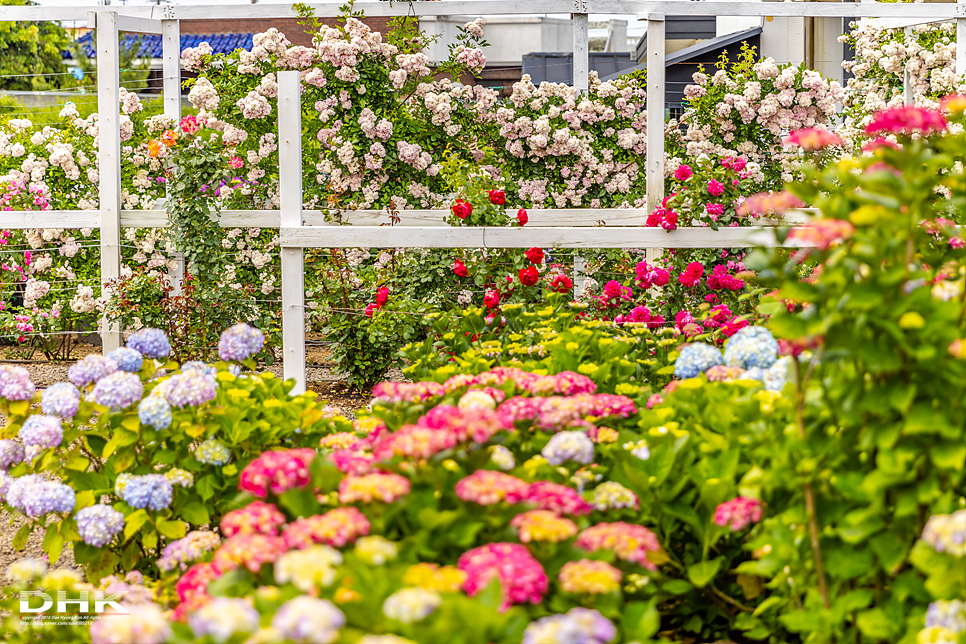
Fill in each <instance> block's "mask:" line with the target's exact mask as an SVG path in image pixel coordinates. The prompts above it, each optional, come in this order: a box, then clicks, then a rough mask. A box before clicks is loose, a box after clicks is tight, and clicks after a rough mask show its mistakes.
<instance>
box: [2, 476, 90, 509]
mask: <svg viewBox="0 0 966 644" xmlns="http://www.w3.org/2000/svg"><path fill="white" fill-rule="evenodd" d="M74 501H75V498H74V490H73V489H71V487H70V486H69V485H64V484H63V483H61V482H60V481H58V480H56V479H55V480H50V481H48V480H45V479H44V478H43V477H42V476H40V475H38V474H28V475H27V476H21V477H20V478H17V479H14V481H13V482H12V483H11V484H10V488H9V489H8V490H7V503H8V504H10V506H11V507H13V508H16V509H17V510H20V511H21V512H23V513H24V514H26V515H27V516H28V517H30V518H34V517H39V516H42V515H44V514H48V513H50V512H70V511H71V510H73V509H74Z"/></svg>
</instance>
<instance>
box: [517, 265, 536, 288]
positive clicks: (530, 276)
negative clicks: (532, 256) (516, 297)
mask: <svg viewBox="0 0 966 644" xmlns="http://www.w3.org/2000/svg"><path fill="white" fill-rule="evenodd" d="M538 279H540V273H538V272H537V267H536V266H527V267H526V268H521V269H520V283H521V284H523V285H524V286H533V285H534V284H536V283H537V280H538Z"/></svg>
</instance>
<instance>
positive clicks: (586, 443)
mask: <svg viewBox="0 0 966 644" xmlns="http://www.w3.org/2000/svg"><path fill="white" fill-rule="evenodd" d="M540 453H541V454H542V455H543V457H544V458H545V459H547V462H548V463H550V464H551V465H553V466H555V467H556V466H557V465H562V464H563V463H565V462H566V461H574V462H575V463H580V464H581V465H587V464H588V463H592V462H593V460H594V442H593V441H592V440H590V439H589V438H588V437H587V434H585V433H584V432H576V431H569V432H560V433H559V434H554V435H553V437H552V438H551V439H550V441H549V442H548V443H547V444H546V445H545V446H544V448H543V450H542V451H541V452H540Z"/></svg>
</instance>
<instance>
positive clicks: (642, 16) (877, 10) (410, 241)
mask: <svg viewBox="0 0 966 644" xmlns="http://www.w3.org/2000/svg"><path fill="white" fill-rule="evenodd" d="M309 4H310V6H311V7H312V8H313V9H314V11H315V15H316V16H318V17H334V16H338V15H339V13H340V6H341V5H342V2H324V3H309ZM354 9H355V10H362V11H364V12H365V14H366V15H369V16H404V15H415V16H419V15H482V16H486V15H500V14H534V13H558V14H559V13H564V14H566V13H569V14H571V16H572V20H573V22H574V30H573V33H574V47H573V49H574V79H575V84H576V86H577V89H584V90H586V89H587V77H588V47H587V19H588V14H591V13H605V14H637V15H638V19H639V20H642V21H647V33H648V39H647V47H648V49H647V60H648V62H649V63H650V64H649V65H648V68H649V69H648V74H647V111H648V114H647V117H648V119H647V120H648V123H660V122H663V120H664V102H665V101H664V92H665V86H664V58H665V49H664V16H665V15H715V16H766V17H767V16H780V17H821V18H870V19H880V21H881V23H882V26H883V27H907V26H911V25H915V24H922V23H929V22H947V21H956V23H957V41H956V45H957V47H956V70H957V72H958V73H960V74H962V73H963V70H964V69H966V0H959V1H958V3H956V4H952V3H946V4H940V3H924V4H885V3H878V2H865V1H863V2H859V3H851V2H815V3H810V2H689V1H687V0H668V1H647V0H644V1H638V0H527V1H526V2H517V1H516V0H440V1H438V2H425V1H418V0H417V1H415V2H379V1H376V2H372V1H367V2H356V3H355V5H354ZM296 16H297V13H296V12H295V11H294V10H293V9H292V8H291V7H290V6H288V5H278V4H276V5H244V6H230V7H229V6H227V5H221V6H219V5H208V6H184V7H178V6H164V7H161V6H150V7H103V6H94V7H84V6H77V7H22V6H0V20H3V21H8V20H12V21H36V20H64V21H67V20H74V21H76V20H82V21H84V20H86V21H87V23H88V25H89V26H91V27H93V28H96V30H97V40H96V43H97V96H98V112H99V114H100V138H99V146H100V148H99V151H98V161H99V169H100V183H99V196H100V204H99V205H100V208H99V210H98V211H82V210H62V211H46V212H40V211H23V212H12V211H7V212H4V213H3V214H2V221H0V226H2V227H4V228H84V227H93V228H100V231H101V235H100V240H101V241H100V243H101V248H100V250H101V280H102V282H107V281H109V280H111V279H114V278H117V277H118V276H119V275H120V268H121V249H120V243H121V228H122V227H138V228H147V227H163V226H166V225H167V214H166V213H165V212H164V211H161V210H133V211H125V210H121V165H120V163H121V152H120V149H121V139H120V130H119V116H118V109H117V106H118V104H119V102H120V98H119V94H120V78H119V72H120V65H119V43H118V33H119V32H120V31H126V32H136V33H155V34H161V35H162V42H163V59H164V85H163V89H164V109H165V113H166V114H167V115H168V116H171V117H173V118H175V119H180V118H181V87H180V75H181V71H180V54H181V52H180V27H179V21H180V20H183V19H184V20H200V19H217V18H236V19H243V18H283V17H296ZM907 76H908V75H907ZM278 83H279V94H278V121H279V127H278V130H279V131H278V134H279V165H280V168H279V174H280V177H281V185H280V208H279V210H244V211H223V212H222V215H221V219H220V223H221V225H222V226H225V227H260V228H279V229H280V241H281V244H280V246H281V260H282V266H281V272H282V276H281V277H282V280H281V289H282V315H283V354H284V360H283V364H284V367H283V369H284V376H285V377H286V378H294V379H295V381H296V384H295V387H294V389H293V393H301V392H302V391H304V390H305V323H304V316H303V312H304V309H305V289H304V283H303V277H304V265H303V249H304V248H345V247H357V246H368V247H375V248H413V247H422V248H485V247H490V248H530V247H533V246H539V247H544V248H654V249H659V248H728V247H741V246H753V245H759V244H760V245H775V244H776V243H777V242H776V238H775V235H774V233H773V231H772V230H771V229H769V228H766V227H757V228H725V229H721V230H718V231H713V230H711V229H709V228H678V229H677V230H675V231H673V232H671V233H667V232H665V231H664V230H662V229H660V228H647V227H644V226H643V222H644V219H645V218H646V215H647V213H648V212H650V211H651V210H653V208H654V207H655V206H656V205H657V204H659V203H660V201H661V200H662V199H663V198H664V132H663V128H649V129H648V132H647V154H646V164H645V166H646V172H647V208H646V209H644V210H641V209H636V210H633V209H632V210H589V209H574V210H530V211H528V212H529V217H530V224H529V225H528V226H527V227H526V228H494V227H474V228H452V227H449V226H448V225H446V224H445V223H444V222H443V219H442V214H443V213H441V212H439V211H425V210H424V211H418V210H409V211H402V212H400V213H398V217H399V220H398V221H397V222H396V223H395V225H393V226H386V225H384V224H386V223H390V215H389V213H385V212H380V211H354V212H350V213H344V217H343V219H344V220H346V221H348V222H349V223H351V224H354V225H352V226H338V225H335V224H331V223H329V222H327V221H325V218H324V217H323V214H322V213H321V212H319V211H307V210H303V209H302V184H301V180H302V179H301V178H302V149H301V137H300V134H301V108H300V105H299V98H298V97H299V73H298V72H297V71H286V72H281V73H279V75H278ZM906 99H907V101H908V100H911V90H910V89H909V88H908V83H907V91H906ZM600 221H604V222H606V225H603V226H602V225H598V224H597V222H600ZM103 344H104V346H103V348H104V351H105V352H108V351H111V350H112V349H114V348H116V347H118V346H120V344H121V330H120V329H119V328H118V327H117V326H116V325H107V324H105V327H104V330H103Z"/></svg>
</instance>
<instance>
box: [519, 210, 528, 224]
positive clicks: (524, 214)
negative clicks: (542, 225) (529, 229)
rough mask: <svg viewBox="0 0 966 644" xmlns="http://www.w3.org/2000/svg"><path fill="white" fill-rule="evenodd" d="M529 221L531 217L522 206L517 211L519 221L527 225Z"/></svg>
mask: <svg viewBox="0 0 966 644" xmlns="http://www.w3.org/2000/svg"><path fill="white" fill-rule="evenodd" d="M528 221H530V218H529V217H527V211H526V210H524V209H523V208H520V210H518V211H517V222H518V223H519V224H520V225H521V226H526V225H527V222H528Z"/></svg>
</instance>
